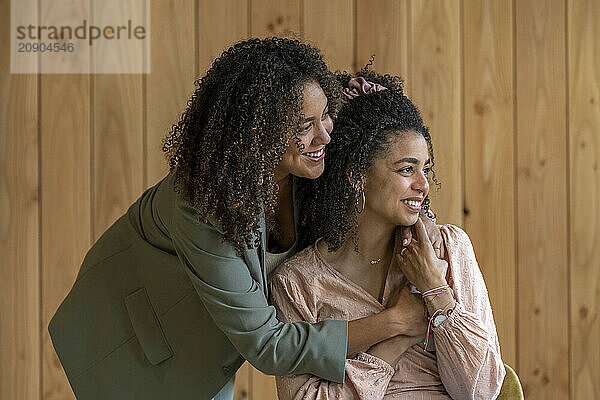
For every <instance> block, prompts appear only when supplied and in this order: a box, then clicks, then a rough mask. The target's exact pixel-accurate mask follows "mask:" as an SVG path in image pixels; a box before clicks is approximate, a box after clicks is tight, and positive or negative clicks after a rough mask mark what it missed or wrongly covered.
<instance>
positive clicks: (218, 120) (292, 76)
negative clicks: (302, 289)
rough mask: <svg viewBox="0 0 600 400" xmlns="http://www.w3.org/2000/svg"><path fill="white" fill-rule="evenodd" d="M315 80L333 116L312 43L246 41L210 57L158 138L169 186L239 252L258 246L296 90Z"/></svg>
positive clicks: (331, 91) (294, 112) (297, 115)
mask: <svg viewBox="0 0 600 400" xmlns="http://www.w3.org/2000/svg"><path fill="white" fill-rule="evenodd" d="M309 81H315V82H317V83H318V84H319V85H320V86H321V88H322V89H323V92H324V93H325V95H326V96H327V99H328V102H329V103H328V104H329V111H330V114H331V116H332V118H333V117H335V115H336V113H337V110H338V109H339V105H340V100H339V99H340V93H341V92H340V84H339V82H338V81H337V80H336V76H335V74H333V73H332V72H331V71H330V70H329V69H328V68H327V65H326V64H325V62H324V61H323V58H322V56H321V54H320V52H319V50H318V49H316V48H314V47H311V46H310V45H308V44H305V43H301V42H300V41H298V40H290V39H283V38H276V37H273V38H267V39H250V40H246V41H243V42H240V43H237V44H235V45H234V46H232V47H230V48H229V49H228V50H227V51H225V52H224V53H223V54H222V55H221V56H220V57H219V58H217V59H216V60H215V61H214V62H213V64H212V66H211V68H210V69H209V70H208V72H207V73H206V76H204V77H203V78H201V79H199V80H198V81H196V82H195V86H196V89H195V91H194V93H193V95H192V97H191V99H190V100H189V101H188V103H187V105H188V107H187V109H186V110H185V112H184V113H183V115H182V117H181V119H180V121H179V122H178V123H177V124H176V125H174V126H173V127H172V129H171V130H170V132H169V134H168V135H167V137H166V138H165V139H164V140H163V151H164V152H165V153H166V157H167V159H168V161H169V166H170V170H171V171H173V170H174V169H175V190H176V191H177V192H178V193H180V195H181V196H182V197H183V198H184V199H185V200H186V201H187V202H189V204H190V205H191V207H193V208H194V209H195V210H196V211H197V212H198V219H199V220H202V221H204V222H206V221H207V218H208V217H210V216H216V217H217V218H218V220H219V222H220V224H221V226H222V229H223V232H224V240H228V241H229V242H231V244H232V245H233V247H234V248H235V250H236V253H237V254H238V255H240V254H241V253H242V251H243V250H244V248H252V247H253V246H258V243H259V240H260V233H259V218H260V214H261V212H262V211H263V207H264V211H265V213H266V215H272V214H273V213H274V212H275V210H276V208H277V198H276V195H277V190H278V187H277V184H276V182H274V171H275V167H276V166H277V165H278V164H279V162H280V161H281V158H282V156H283V154H284V153H285V151H286V149H287V147H288V144H289V141H290V139H291V138H293V137H294V136H295V135H296V133H297V129H298V127H299V125H300V122H301V120H302V118H303V116H302V115H301V110H302V101H303V97H302V95H303V88H304V85H305V84H306V83H308V82H309Z"/></svg>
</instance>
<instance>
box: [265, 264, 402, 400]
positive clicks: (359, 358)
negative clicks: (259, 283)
mask: <svg viewBox="0 0 600 400" xmlns="http://www.w3.org/2000/svg"><path fill="white" fill-rule="evenodd" d="M270 285H271V296H272V299H273V305H274V306H275V308H276V309H277V316H278V318H279V319H280V320H281V321H287V322H292V321H302V320H303V321H308V322H313V323H314V322H316V315H315V312H314V310H313V309H312V307H311V305H310V304H309V303H311V302H309V301H307V297H306V296H308V294H307V293H306V294H303V293H302V291H301V289H300V288H299V287H298V285H296V284H295V283H294V282H293V281H291V280H290V279H288V278H286V277H285V276H282V275H280V274H277V273H276V274H274V275H273V276H272V277H271V280H270ZM394 372H395V371H394V368H392V366H391V365H389V364H388V363H386V362H385V361H383V360H381V359H380V358H378V357H375V356H373V355H371V354H367V353H362V352H361V353H358V354H357V355H356V356H355V357H353V358H351V359H347V360H346V364H345V373H346V379H345V381H344V383H343V384H340V383H335V382H330V381H328V380H325V379H321V378H319V377H318V376H314V375H310V374H302V375H286V376H278V377H276V378H275V380H276V384H277V394H278V397H279V400H292V399H294V400H300V399H306V400H307V399H314V400H320V399H328V400H329V399H361V400H363V399H364V400H379V399H383V396H384V395H385V392H386V390H387V387H388V384H389V382H390V379H391V378H392V376H393V375H394Z"/></svg>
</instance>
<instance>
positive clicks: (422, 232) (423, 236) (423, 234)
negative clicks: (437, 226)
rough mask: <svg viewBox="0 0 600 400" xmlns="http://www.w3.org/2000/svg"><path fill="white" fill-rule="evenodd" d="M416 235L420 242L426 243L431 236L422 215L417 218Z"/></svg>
mask: <svg viewBox="0 0 600 400" xmlns="http://www.w3.org/2000/svg"><path fill="white" fill-rule="evenodd" d="M415 236H416V237H417V240H418V241H419V242H423V243H424V242H425V241H429V236H428V235H427V230H426V229H425V224H424V223H423V220H422V219H421V217H419V218H417V223H416V224H415Z"/></svg>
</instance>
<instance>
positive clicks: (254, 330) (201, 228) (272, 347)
mask: <svg viewBox="0 0 600 400" xmlns="http://www.w3.org/2000/svg"><path fill="white" fill-rule="evenodd" d="M170 233H171V237H172V240H173V245H174V247H175V251H176V252H177V255H178V257H179V259H180V261H181V263H182V266H183V268H184V270H185V272H186V273H187V275H188V276H189V278H190V280H191V281H192V284H193V285H194V288H195V290H196V292H197V293H198V295H199V297H200V299H201V300H202V302H203V304H204V306H205V307H206V309H207V311H208V313H209V314H210V316H211V317H212V319H213V321H214V322H215V324H216V325H217V326H218V327H219V329H220V330H221V331H222V332H223V333H224V334H225V335H227V337H228V339H229V340H230V341H231V343H232V344H233V345H234V346H235V347H236V349H237V350H238V351H239V352H240V354H241V355H242V356H243V357H244V358H246V359H247V360H248V361H249V362H250V363H251V364H252V365H253V366H255V367H256V368H257V369H259V370H261V371H263V372H264V373H266V374H269V375H283V374H290V373H313V374H316V375H319V376H322V377H324V378H327V379H330V380H332V381H336V382H343V379H344V360H345V358H346V341H347V338H348V321H341V320H340V321H333V320H331V321H323V322H320V323H316V324H309V323H307V322H296V323H282V322H280V321H278V320H277V318H276V312H275V309H274V308H273V306H271V305H269V304H268V302H267V298H266V295H265V292H264V290H263V287H262V286H261V285H260V284H259V283H258V282H257V281H256V280H255V279H254V278H253V277H252V274H251V273H250V269H249V267H248V265H247V264H246V262H245V261H244V259H243V258H241V257H238V256H237V255H236V253H235V251H234V250H233V247H232V246H231V245H230V244H229V243H228V242H225V241H223V240H222V238H223V235H222V233H220V232H219V231H218V230H217V228H216V227H214V226H212V225H211V224H206V223H202V222H198V221H197V219H196V215H195V211H194V210H193V209H192V208H191V207H189V206H188V205H187V203H186V202H184V201H182V200H179V199H178V200H177V202H176V212H175V213H174V215H173V221H172V232H170ZM265 284H266V282H265Z"/></svg>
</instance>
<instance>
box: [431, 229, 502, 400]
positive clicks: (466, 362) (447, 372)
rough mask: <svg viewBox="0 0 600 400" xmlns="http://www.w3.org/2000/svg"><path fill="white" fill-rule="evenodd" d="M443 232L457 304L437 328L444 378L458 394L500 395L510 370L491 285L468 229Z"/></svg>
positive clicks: (472, 396)
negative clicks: (506, 366) (502, 349)
mask: <svg viewBox="0 0 600 400" xmlns="http://www.w3.org/2000/svg"><path fill="white" fill-rule="evenodd" d="M441 231H442V235H443V237H444V240H445V243H446V247H447V249H448V252H449V254H448V261H449V270H450V274H451V275H450V278H449V279H448V284H449V285H450V286H451V287H452V288H453V290H454V296H455V300H456V307H455V309H454V312H453V313H452V314H451V315H450V317H449V318H448V319H447V320H446V321H444V322H443V323H442V324H440V326H438V327H437V328H434V329H433V335H434V340H435V350H436V357H437V363H438V370H439V373H440V378H441V380H442V382H443V384H444V387H445V388H446V390H447V392H448V394H449V395H450V396H451V397H452V398H453V399H495V398H496V397H497V396H498V394H499V392H500V388H501V386H502V382H503V380H504V375H505V374H506V371H505V369H504V364H503V362H502V358H501V357H500V345H499V342H498V336H497V334H496V326H495V324H494V318H493V315H492V308H491V306H490V301H489V299H488V292H487V288H486V286H485V282H484V280H483V276H482V274H481V271H480V270H479V266H478V264H477V260H476V259H475V253H474V251H473V246H472V244H471V241H470V239H469V237H468V236H467V234H466V233H465V232H464V231H463V230H462V229H460V228H458V227H456V226H453V225H445V226H443V227H442V229H441Z"/></svg>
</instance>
